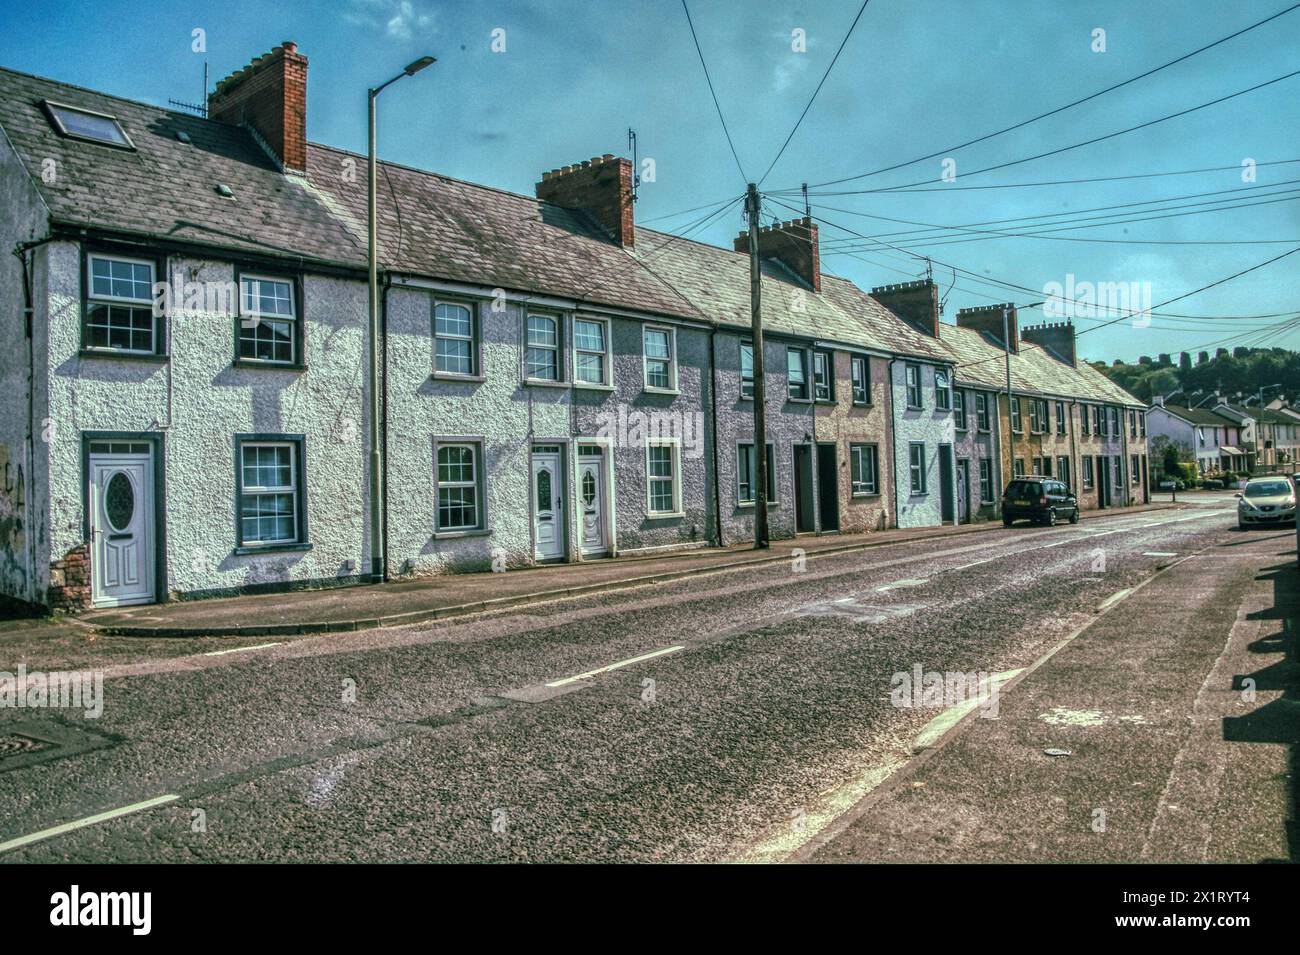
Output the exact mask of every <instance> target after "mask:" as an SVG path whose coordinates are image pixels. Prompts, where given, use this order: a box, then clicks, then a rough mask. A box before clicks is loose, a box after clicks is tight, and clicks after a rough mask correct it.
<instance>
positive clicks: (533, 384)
mask: <svg viewBox="0 0 1300 955" xmlns="http://www.w3.org/2000/svg"><path fill="white" fill-rule="evenodd" d="M524 384H525V385H526V386H528V387H529V388H568V387H569V383H568V382H567V381H551V380H550V379H549V378H525V379H524Z"/></svg>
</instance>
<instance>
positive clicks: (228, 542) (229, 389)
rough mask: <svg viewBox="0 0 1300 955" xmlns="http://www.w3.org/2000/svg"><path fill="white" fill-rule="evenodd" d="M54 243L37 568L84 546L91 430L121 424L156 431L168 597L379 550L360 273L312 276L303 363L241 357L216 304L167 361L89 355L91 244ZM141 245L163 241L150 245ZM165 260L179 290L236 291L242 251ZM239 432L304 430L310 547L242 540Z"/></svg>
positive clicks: (276, 578) (315, 574)
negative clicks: (371, 518)
mask: <svg viewBox="0 0 1300 955" xmlns="http://www.w3.org/2000/svg"><path fill="white" fill-rule="evenodd" d="M46 250H47V261H48V283H49V284H48V288H47V290H46V292H45V295H46V302H47V303H48V316H47V320H46V321H45V322H40V321H38V322H37V328H38V329H47V330H48V341H44V342H43V341H40V339H39V336H38V347H41V349H42V351H43V352H44V355H45V361H44V366H43V368H42V369H41V373H42V374H41V377H43V378H44V379H46V380H47V381H48V388H49V396H48V416H49V419H50V423H49V427H48V429H47V430H48V433H49V441H48V444H47V445H46V447H47V453H48V476H46V475H44V474H38V480H39V481H40V482H41V486H43V487H47V488H48V489H49V491H48V497H49V502H50V520H49V528H50V530H49V534H48V537H47V538H46V539H45V540H43V541H42V542H41V545H40V548H39V555H38V561H39V566H41V567H42V568H48V567H50V566H51V564H52V563H56V562H58V561H60V560H62V559H63V558H65V557H66V556H67V555H68V554H70V553H75V552H76V551H77V550H78V549H79V548H82V547H83V546H85V545H86V539H85V527H86V520H87V519H86V513H85V506H84V503H83V502H84V501H85V499H86V497H85V493H86V492H85V486H84V477H83V472H82V453H83V434H84V433H87V432H120V433H129V434H139V435H141V436H148V437H159V438H160V439H161V440H160V447H161V449H162V454H163V468H162V472H163V475H164V478H163V480H164V484H163V487H162V488H161V489H159V490H158V491H157V492H158V493H161V494H162V500H163V514H164V521H163V526H162V527H159V528H156V533H155V540H156V545H157V546H158V547H159V548H161V557H162V560H161V568H162V577H161V580H160V581H157V582H156V586H157V589H158V596H159V597H160V598H161V599H166V598H167V597H168V596H172V597H177V596H193V597H199V596H213V595H220V594H225V593H239V592H249V591H253V592H255V591H258V590H263V589H282V588H285V587H294V586H306V585H321V584H327V583H349V582H353V581H355V580H356V579H357V575H358V574H359V573H363V572H364V570H363V568H366V567H368V563H369V559H370V548H369V541H368V531H367V522H366V519H365V515H366V513H367V506H368V505H367V480H366V453H365V449H366V446H367V440H368V437H367V432H366V425H365V420H366V415H365V411H364V409H365V401H364V384H365V383H364V379H363V377H362V375H363V371H362V370H363V368H364V367H365V363H366V346H365V337H364V336H365V327H366V325H365V316H366V307H367V305H366V302H367V298H366V286H365V284H364V282H360V281H354V280H348V279H343V278H334V277H329V276H322V275H314V274H304V275H302V281H301V285H300V288H301V290H302V293H301V294H302V298H303V302H302V308H301V315H302V316H303V321H304V323H305V325H304V329H303V333H302V342H303V349H304V351H303V355H304V358H305V365H306V367H305V368H302V369H289V368H275V367H256V368H254V367H247V366H244V365H236V364H235V363H234V349H235V330H234V321H235V319H234V318H233V316H231V315H229V314H225V313H221V312H198V311H195V312H188V311H181V312H179V313H177V314H173V315H171V316H170V317H169V318H168V319H167V321H166V323H165V334H166V343H167V344H166V352H167V354H166V356H165V357H162V358H143V359H141V358H126V357H121V356H115V355H111V354H108V355H86V354H83V353H82V352H81V312H82V299H81V288H82V277H81V269H82V267H83V266H82V259H83V257H82V250H81V247H80V245H79V244H78V243H74V242H53V243H51V244H50V245H49V246H47V247H46ZM153 251H154V252H156V250H153ZM137 254H152V253H151V250H149V249H148V247H144V246H142V247H141V249H140V251H139V252H138V253H137ZM166 262H167V273H168V275H169V276H170V279H171V281H172V283H173V287H180V283H185V282H198V283H217V284H220V285H222V286H224V287H227V288H234V287H235V284H234V283H235V281H236V265H235V263H234V262H232V261H229V260H221V259H197V258H186V257H180V256H170V257H168V258H167V259H166ZM259 271H271V272H273V273H274V274H286V275H289V274H291V273H287V272H285V271H284V270H279V271H278V272H276V270H271V269H267V268H266V267H265V266H262V267H261V268H259ZM243 433H272V434H293V435H303V436H304V456H305V468H304V473H305V490H306V506H307V513H306V517H307V530H308V535H309V538H308V541H307V543H308V544H309V546H307V547H283V548H277V547H270V548H267V549H266V550H264V551H259V552H255V553H237V552H236V547H237V526H236V522H237V520H238V513H237V504H236V494H235V489H236V485H235V480H236V479H235V468H236V461H235V447H234V437H235V435H236V434H243ZM92 559H93V556H92ZM47 586H48V585H47ZM86 599H87V600H88V599H89V593H88V589H87V594H86ZM50 602H52V603H53V602H56V601H50Z"/></svg>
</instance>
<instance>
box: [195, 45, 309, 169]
mask: <svg viewBox="0 0 1300 955" xmlns="http://www.w3.org/2000/svg"><path fill="white" fill-rule="evenodd" d="M208 118H209V119H214V120H216V121H218V122H221V123H230V124H232V125H241V124H245V123H246V124H247V125H249V126H251V127H252V128H253V129H255V130H256V131H257V133H258V135H259V136H261V137H262V139H264V140H265V141H266V144H267V145H268V146H270V147H271V149H272V151H273V152H274V153H275V154H276V156H278V157H279V158H280V162H281V163H283V164H284V166H285V167H286V168H287V169H292V170H295V171H298V172H302V171H305V170H306V168H307V57H305V56H303V55H302V54H301V53H299V52H298V46H297V44H295V43H293V42H286V43H284V44H283V45H282V46H277V47H276V48H275V49H273V50H272V51H271V52H270V53H266V54H263V55H262V56H259V57H258V58H257V59H255V60H254V61H253V62H252V63H250V64H249V65H248V66H246V67H244V68H243V69H242V70H240V71H239V72H238V73H232V74H231V75H230V76H228V77H226V78H225V79H224V80H222V81H221V82H219V83H218V84H217V88H216V90H215V92H213V94H212V95H211V96H210V97H209V98H208Z"/></svg>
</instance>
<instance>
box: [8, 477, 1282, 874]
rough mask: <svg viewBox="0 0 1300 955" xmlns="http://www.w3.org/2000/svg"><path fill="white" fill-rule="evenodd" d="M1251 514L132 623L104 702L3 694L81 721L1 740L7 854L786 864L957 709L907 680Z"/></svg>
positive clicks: (1097, 596) (110, 668) (1022, 663)
mask: <svg viewBox="0 0 1300 955" xmlns="http://www.w3.org/2000/svg"><path fill="white" fill-rule="evenodd" d="M1251 533H1258V534H1267V533H1268V532H1267V531H1257V532H1251ZM1244 536H1246V537H1248V536H1249V533H1248V534H1246V535H1244ZM1242 537H1243V535H1242V534H1241V533H1240V532H1238V531H1237V530H1236V528H1235V519H1234V516H1233V513H1232V511H1231V498H1230V497H1227V496H1225V497H1223V498H1220V499H1217V500H1207V499H1201V500H1200V501H1198V502H1197V503H1196V504H1194V505H1192V506H1190V507H1188V508H1185V509H1181V510H1167V511H1158V512H1149V513H1130V514H1123V513H1120V514H1116V515H1113V516H1112V515H1104V516H1102V515H1091V514H1090V515H1087V516H1086V517H1085V520H1084V521H1083V522H1082V523H1081V524H1080V525H1078V526H1066V527H1058V528H1050V529H1049V528H1034V527H1029V526H1016V527H1014V528H1011V529H1009V530H1004V529H1002V528H997V529H994V530H990V531H988V532H985V533H980V534H976V535H973V536H969V537H964V538H957V539H951V540H936V541H929V542H918V543H909V544H900V545H896V546H889V547H882V548H877V549H874V550H869V551H863V552H856V553H850V554H841V555H834V556H827V557H824V558H819V559H816V560H809V561H807V563H806V565H805V566H796V565H793V564H792V565H789V566H787V565H773V566H768V567H763V568H754V569H750V570H746V571H743V572H730V573H722V574H709V575H700V576H696V577H692V578H688V579H685V580H681V581H676V582H672V583H668V584H661V585H656V586H654V587H648V588H642V589H637V590H628V591H620V592H616V593H611V594H608V595H603V596H588V597H582V598H574V599H568V600H562V601H556V602H552V603H548V604H544V605H538V606H533V607H529V608H523V609H519V610H512V611H503V612H500V613H496V614H491V615H483V616H479V617H475V618H467V619H463V620H457V621H450V622H442V623H436V624H428V625H420V626H415V627H409V628H400V629H389V630H377V631H369V632H365V633H358V634H335V635H328V636H321V637H306V638H299V639H296V640H292V641H287V642H280V643H275V645H272V646H261V647H260V648H259V647H258V645H257V642H254V645H253V646H252V647H249V646H247V645H246V644H247V643H248V641H244V645H229V644H228V645H225V646H224V647H223V646H219V645H214V647H213V648H212V649H203V650H202V651H201V652H199V653H191V654H189V655H177V654H176V653H174V652H173V653H171V654H167V655H164V654H159V655H158V656H157V657H155V658H150V659H146V660H140V659H138V657H139V654H138V653H137V654H135V655H133V656H132V657H131V658H130V659H129V660H128V662H122V661H123V659H126V658H125V657H124V656H123V654H122V652H121V651H120V649H118V648H117V645H116V644H112V643H111V642H109V643H106V644H105V647H104V651H103V657H102V659H99V660H97V661H95V665H98V666H103V667H105V668H106V674H107V680H106V683H105V690H104V711H103V714H102V716H101V717H100V718H99V719H96V720H84V719H82V718H81V717H80V716H79V714H78V713H77V712H76V711H72V710H65V711H59V712H58V713H57V714H52V713H51V712H50V711H37V710H14V709H0V743H2V742H3V738H4V734H5V733H6V732H9V733H12V732H15V731H17V730H19V729H21V727H19V725H18V724H20V723H25V724H27V726H28V728H32V727H33V726H35V727H36V729H39V728H40V726H41V725H44V726H45V727H46V729H47V731H48V733H49V735H51V736H54V735H58V734H62V736H63V738H65V739H66V740H67V742H66V749H65V750H58V748H57V747H56V748H54V750H52V751H47V752H46V753H45V756H58V757H59V758H44V759H43V760H42V759H37V758H35V757H33V758H32V759H30V760H29V761H28V762H27V763H26V764H23V765H19V766H18V767H17V768H12V767H13V763H12V760H11V761H10V762H8V763H6V762H5V761H4V760H3V759H0V862H38V861H39V862H48V861H132V862H134V861H234V860H283V861H299V860H301V861H313V860H320V861H326V860H333V861H352V860H357V861H400V860H411V861H452V860H457V861H460V860H483V861H523V860H535V861H559V860H573V861H579V860H580V861H598V860H625V861H636V860H660V861H667V860H691V861H703V860H732V859H751V860H777V859H781V858H785V857H787V856H788V855H789V854H791V853H798V852H799V851H800V850H801V849H803V848H804V847H805V846H806V845H807V844H808V843H809V842H810V840H812V839H813V838H814V837H816V836H817V834H818V833H819V832H822V831H823V827H830V826H832V825H834V824H835V822H836V820H837V819H839V818H840V817H841V816H842V815H843V814H845V813H846V812H847V811H848V810H850V809H851V808H852V807H853V805H854V804H855V803H857V801H858V800H859V799H860V798H861V797H862V796H864V795H866V794H868V793H870V792H871V791H872V789H873V787H875V786H876V785H877V784H879V783H881V782H882V781H883V780H885V779H887V778H888V777H889V776H890V775H891V774H892V773H894V772H895V771H896V770H899V769H901V768H904V767H905V766H906V765H907V764H908V763H909V761H910V760H912V758H913V752H914V749H915V744H916V740H917V738H918V736H919V735H921V734H922V733H923V731H925V730H926V728H927V726H928V725H929V724H931V722H932V721H933V720H934V719H935V717H936V713H937V712H938V711H936V710H935V709H928V708H923V707H899V706H895V705H894V703H893V702H891V698H890V693H891V685H892V681H893V679H894V675H895V674H898V673H910V672H912V671H913V668H914V667H916V666H918V665H919V666H921V667H922V669H923V670H924V671H962V672H970V673H977V674H978V673H988V674H996V673H1001V674H1006V673H1009V672H1012V671H1016V670H1018V669H1021V668H1025V667H1027V666H1029V665H1031V664H1032V663H1034V661H1036V660H1038V659H1039V658H1040V657H1041V656H1042V655H1043V654H1044V653H1045V652H1047V651H1048V650H1050V649H1052V648H1053V647H1055V646H1057V645H1058V644H1059V643H1060V642H1061V641H1062V640H1063V639H1064V638H1066V637H1067V636H1069V635H1070V634H1072V633H1074V632H1076V631H1078V630H1079V629H1080V628H1081V627H1082V626H1083V625H1084V624H1086V623H1088V622H1089V621H1091V620H1092V619H1094V617H1095V612H1096V609H1097V608H1098V606H1100V605H1102V604H1103V603H1105V602H1106V601H1107V600H1108V599H1109V598H1112V597H1114V596H1115V595H1116V594H1119V593H1120V592H1122V591H1125V590H1126V589H1128V588H1133V587H1135V586H1137V585H1139V584H1141V583H1142V582H1143V581H1144V580H1146V579H1147V578H1149V577H1150V576H1151V575H1152V574H1153V573H1155V571H1156V570H1157V569H1158V568H1160V567H1162V566H1165V565H1167V564H1169V563H1170V562H1171V561H1172V560H1174V559H1176V558H1177V557H1178V556H1185V555H1187V554H1190V553H1194V552H1198V551H1202V550H1203V549H1205V548H1208V547H1212V546H1215V545H1221V544H1224V543H1227V542H1232V541H1235V540H1238V539H1241V538H1242ZM1211 572H1212V567H1211ZM1119 599H1122V597H1121V598H1119ZM1123 612H1124V604H1123V603H1118V604H1117V605H1116V606H1115V608H1114V609H1113V610H1112V611H1111V612H1110V613H1109V614H1108V616H1111V617H1116V618H1118V617H1119V616H1121V615H1122V614H1123ZM123 639H129V638H123ZM271 642H273V641H260V643H271ZM204 646H205V647H206V646H207V645H206V644H205V645H204ZM222 650H234V651H235V652H221V651H222ZM214 652H215V653H219V654H220V655H211V654H213V653H214ZM626 661H635V662H630V663H628V662H626ZM36 662H38V661H30V662H29V663H28V665H29V666H34V665H35V663H36ZM1211 662H1213V661H1211ZM0 664H4V665H5V666H9V665H10V664H9V663H8V662H7V661H4V660H0ZM618 664H625V665H621V666H616V665H618ZM607 667H609V668H610V669H607V670H604V671H603V672H594V671H600V670H602V668H607ZM1014 692H1015V691H1014V689H1013V690H1011V691H1009V693H1008V700H1009V699H1010V697H1011V696H1012V695H1013V694H1014ZM38 724H39V725H38ZM35 731H36V730H33V732H35ZM37 755H38V756H39V755H40V754H37ZM6 765H8V766H10V767H11V768H5V767H6ZM166 796H171V797H174V798H172V799H170V800H168V801H166V802H165V803H163V804H161V805H158V806H155V807H153V808H148V809H144V810H140V811H134V812H129V813H127V814H125V815H122V816H120V817H117V818H112V819H109V820H106V821H102V822H96V823H94V824H90V825H85V826H82V827H80V828H75V829H72V830H71V831H66V832H62V833H60V834H58V835H55V836H52V837H49V838H42V839H39V840H37V841H34V842H31V843H29V844H26V845H22V846H19V847H16V848H8V849H6V848H4V844H5V843H6V842H8V841H12V840H14V839H17V838H20V837H24V836H28V835H30V834H33V833H38V832H40V831H43V830H46V829H48V828H51V827H59V826H65V825H68V824H70V823H76V822H78V821H80V820H84V819H85V818H86V817H88V816H91V815H94V814H98V813H103V812H106V811H109V810H114V809H118V808H127V807H132V806H134V805H135V804H137V803H140V802H141V801H145V800H151V799H156V798H160V797H166ZM825 831H830V830H829V828H828V829H826V830H825Z"/></svg>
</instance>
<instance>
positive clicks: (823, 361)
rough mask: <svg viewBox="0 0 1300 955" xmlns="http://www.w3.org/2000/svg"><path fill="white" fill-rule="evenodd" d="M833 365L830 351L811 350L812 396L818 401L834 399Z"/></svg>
mask: <svg viewBox="0 0 1300 955" xmlns="http://www.w3.org/2000/svg"><path fill="white" fill-rule="evenodd" d="M834 367H835V366H834V362H833V359H832V357H831V353H830V352H824V351H816V352H813V397H814V398H816V399H817V400H818V401H834V400H835V376H834V374H833V371H834Z"/></svg>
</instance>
